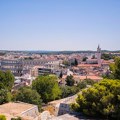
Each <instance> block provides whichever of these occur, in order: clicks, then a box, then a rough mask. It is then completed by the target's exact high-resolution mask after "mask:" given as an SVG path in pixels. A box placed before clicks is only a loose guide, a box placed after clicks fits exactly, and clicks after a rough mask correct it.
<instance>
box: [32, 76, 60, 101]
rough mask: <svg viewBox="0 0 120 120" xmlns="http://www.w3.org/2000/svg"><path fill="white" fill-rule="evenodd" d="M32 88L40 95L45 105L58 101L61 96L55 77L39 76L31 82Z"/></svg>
mask: <svg viewBox="0 0 120 120" xmlns="http://www.w3.org/2000/svg"><path fill="white" fill-rule="evenodd" d="M32 88H33V89H34V90H36V91H37V92H38V93H39V94H40V95H41V98H42V100H43V102H45V103H47V102H49V101H52V100H55V99H58V98H60V95H61V90H60V88H59V86H58V82H57V77H55V76H39V77H38V78H37V79H36V80H34V81H33V83H32Z"/></svg>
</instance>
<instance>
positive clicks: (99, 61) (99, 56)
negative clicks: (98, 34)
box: [97, 45, 101, 67]
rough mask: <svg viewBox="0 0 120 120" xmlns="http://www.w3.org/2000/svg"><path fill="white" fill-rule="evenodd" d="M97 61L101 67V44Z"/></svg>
mask: <svg viewBox="0 0 120 120" xmlns="http://www.w3.org/2000/svg"><path fill="white" fill-rule="evenodd" d="M97 61H98V65H99V66H100V67H101V48H100V46H99V45H98V48H97Z"/></svg>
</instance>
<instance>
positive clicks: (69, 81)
mask: <svg viewBox="0 0 120 120" xmlns="http://www.w3.org/2000/svg"><path fill="white" fill-rule="evenodd" d="M65 81H66V85H68V86H73V85H74V83H75V80H74V79H73V76H72V75H70V76H67V77H66V80H65Z"/></svg>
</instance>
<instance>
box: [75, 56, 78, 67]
mask: <svg viewBox="0 0 120 120" xmlns="http://www.w3.org/2000/svg"><path fill="white" fill-rule="evenodd" d="M77 65H78V61H77V59H76V58H75V66H77Z"/></svg>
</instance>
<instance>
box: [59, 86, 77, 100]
mask: <svg viewBox="0 0 120 120" xmlns="http://www.w3.org/2000/svg"><path fill="white" fill-rule="evenodd" d="M60 88H61V91H62V95H61V97H62V98H65V97H68V96H71V95H74V94H76V93H78V92H79V88H78V87H76V86H61V87H60Z"/></svg>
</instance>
